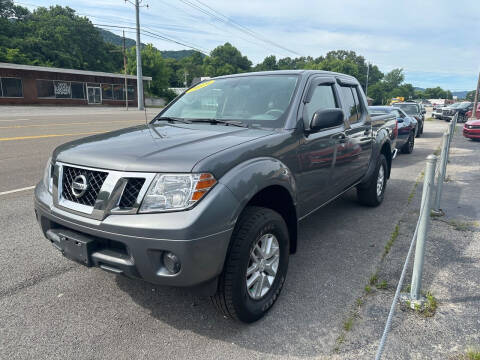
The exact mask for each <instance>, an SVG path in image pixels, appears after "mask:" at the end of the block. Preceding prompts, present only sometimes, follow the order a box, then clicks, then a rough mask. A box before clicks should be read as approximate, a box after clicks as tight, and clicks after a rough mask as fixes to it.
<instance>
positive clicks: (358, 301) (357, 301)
mask: <svg viewBox="0 0 480 360" xmlns="http://www.w3.org/2000/svg"><path fill="white" fill-rule="evenodd" d="M364 303H365V302H364V301H363V299H362V298H361V297H359V298H357V300H356V301H355V304H356V305H357V306H358V307H360V306H362V305H363V304H364Z"/></svg>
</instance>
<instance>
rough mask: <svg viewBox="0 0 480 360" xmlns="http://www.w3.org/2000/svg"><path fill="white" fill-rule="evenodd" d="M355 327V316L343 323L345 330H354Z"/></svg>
mask: <svg viewBox="0 0 480 360" xmlns="http://www.w3.org/2000/svg"><path fill="white" fill-rule="evenodd" d="M352 326H353V316H351V317H349V318H348V319H347V320H345V321H344V322H343V330H345V331H350V330H352Z"/></svg>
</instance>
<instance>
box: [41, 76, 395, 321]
mask: <svg viewBox="0 0 480 360" xmlns="http://www.w3.org/2000/svg"><path fill="white" fill-rule="evenodd" d="M395 129H396V119H395V116H393V115H385V116H376V117H375V118H371V117H370V115H369V113H368V108H367V103H366V101H365V96H364V94H363V91H362V89H361V87H360V85H359V83H358V81H357V80H356V79H355V78H353V77H351V76H347V75H342V74H338V73H331V72H323V71H276V72H262V73H249V74H240V75H230V76H222V77H218V78H215V79H211V80H208V81H205V82H202V83H200V84H198V85H196V86H194V87H192V88H190V89H189V90H187V91H186V92H185V93H183V94H182V95H181V96H179V97H177V98H176V99H175V100H174V101H173V102H171V103H170V104H169V105H168V106H167V107H166V108H165V109H163V110H162V111H161V112H160V113H159V114H158V115H157V116H156V117H155V118H154V119H153V120H152V121H151V122H150V123H149V124H145V125H139V126H135V127H130V128H127V129H122V130H117V131H113V132H109V133H105V134H100V135H95V136H90V137H87V138H84V139H80V140H76V141H72V142H69V143H66V144H64V145H61V146H59V147H58V148H57V149H55V151H54V152H53V155H52V157H51V159H50V160H48V163H47V165H46V168H45V173H44V178H43V181H41V182H40V183H39V184H38V185H37V187H36V189H35V213H36V216H37V220H38V222H39V223H40V226H41V228H42V231H43V233H44V235H45V237H46V238H47V239H48V240H50V241H51V243H52V244H53V245H54V246H55V247H56V248H57V249H58V250H60V251H61V253H63V255H64V256H66V257H67V258H69V259H71V260H74V261H77V262H79V263H81V264H83V265H86V266H97V267H100V268H102V269H103V270H106V271H110V272H113V273H115V274H123V275H126V276H128V277H131V278H137V279H143V280H145V281H147V282H151V283H155V284H164V285H172V286H195V287H200V288H202V289H203V290H206V291H207V292H208V293H209V294H210V295H211V296H212V300H213V303H214V304H215V305H216V306H218V308H219V309H220V310H221V311H222V312H223V313H224V314H225V315H226V316H230V317H233V318H235V319H238V320H240V321H243V322H253V321H255V320H257V319H259V318H260V317H262V316H263V315H264V314H265V313H266V312H267V311H268V310H269V309H270V308H271V306H272V305H273V303H274V302H275V300H276V299H277V298H278V296H279V294H280V291H281V289H282V287H283V284H284V282H285V279H286V275H287V268H288V261H289V255H290V254H292V253H294V252H295V251H296V248H297V229H298V227H299V226H301V225H300V224H301V220H302V219H304V218H305V217H307V216H308V215H309V214H312V213H313V212H314V211H316V210H318V209H319V208H321V207H322V206H324V205H325V204H327V203H328V202H330V201H332V200H334V199H335V198H337V197H338V196H340V195H341V194H343V193H344V192H346V191H347V190H349V189H351V188H354V187H356V189H357V193H358V199H359V201H360V202H361V203H362V204H365V205H368V206H377V205H379V204H380V203H381V202H382V200H383V198H384V193H385V187H386V184H387V179H388V178H389V175H390V168H391V163H392V159H393V158H394V155H395V150H394V149H395ZM319 231H320V230H319ZM319 236H321V233H320V232H319Z"/></svg>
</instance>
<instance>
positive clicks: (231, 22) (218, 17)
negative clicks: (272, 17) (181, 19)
mask: <svg viewBox="0 0 480 360" xmlns="http://www.w3.org/2000/svg"><path fill="white" fill-rule="evenodd" d="M180 1H181V2H182V3H184V4H186V5H188V6H190V7H192V8H194V9H196V10H198V11H200V12H201V13H203V14H205V15H207V16H210V17H212V18H214V19H216V20H218V21H220V22H223V23H225V24H227V25H230V26H232V27H234V28H236V29H237V30H238V31H241V32H243V33H244V34H247V35H249V36H251V37H253V38H255V39H257V40H260V41H262V42H265V43H268V44H271V45H273V46H275V47H277V48H279V49H282V50H285V51H288V52H289V53H292V54H295V55H300V54H299V53H297V52H296V51H294V50H291V49H288V48H286V47H284V46H282V45H280V44H278V43H276V42H274V41H272V40H270V39H268V38H265V37H263V36H262V35H260V34H258V33H256V32H254V31H253V30H250V29H249V28H247V27H246V26H244V25H241V24H239V23H237V22H235V21H234V20H232V19H231V18H229V17H228V16H226V15H224V14H222V13H221V12H219V11H217V10H215V9H213V8H212V7H210V6H208V5H206V4H204V3H203V2H201V1H199V0H195V1H197V2H198V3H199V4H201V5H202V6H204V7H206V8H207V9H209V10H207V9H205V8H203V7H202V6H199V5H197V4H195V3H193V2H192V1H190V0H180Z"/></svg>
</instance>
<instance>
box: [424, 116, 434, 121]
mask: <svg viewBox="0 0 480 360" xmlns="http://www.w3.org/2000/svg"><path fill="white" fill-rule="evenodd" d="M433 120H435V119H434V118H433V117H429V118H426V119H425V121H433Z"/></svg>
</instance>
